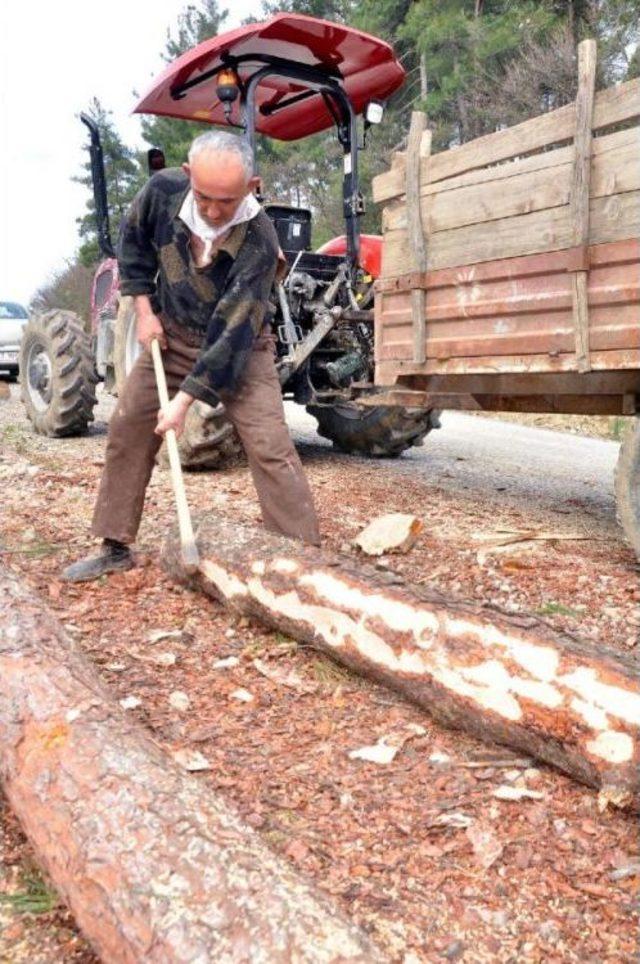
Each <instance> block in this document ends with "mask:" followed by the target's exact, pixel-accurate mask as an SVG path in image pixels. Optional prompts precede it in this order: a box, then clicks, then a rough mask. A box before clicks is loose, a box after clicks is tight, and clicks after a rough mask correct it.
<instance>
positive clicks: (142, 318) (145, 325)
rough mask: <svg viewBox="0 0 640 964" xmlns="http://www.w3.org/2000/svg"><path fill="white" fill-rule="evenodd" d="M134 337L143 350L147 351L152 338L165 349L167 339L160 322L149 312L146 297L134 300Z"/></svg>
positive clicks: (149, 305) (139, 296)
mask: <svg viewBox="0 0 640 964" xmlns="http://www.w3.org/2000/svg"><path fill="white" fill-rule="evenodd" d="M135 309H136V336H137V339H138V341H139V343H140V344H141V345H142V347H143V348H144V349H146V350H147V351H149V349H150V348H151V342H152V341H153V339H154V338H157V339H158V343H159V345H160V347H161V348H166V347H167V338H166V335H165V333H164V329H163V327H162V322H161V321H160V319H159V318H158V317H157V315H154V313H153V311H152V310H151V303H150V302H149V299H148V298H147V296H146V295H138V296H137V297H136V298H135Z"/></svg>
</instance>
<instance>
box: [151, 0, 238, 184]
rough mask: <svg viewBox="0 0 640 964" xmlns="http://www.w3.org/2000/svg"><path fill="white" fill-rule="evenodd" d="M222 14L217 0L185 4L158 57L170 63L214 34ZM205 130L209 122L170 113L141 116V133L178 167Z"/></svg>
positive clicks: (218, 27)
mask: <svg viewBox="0 0 640 964" xmlns="http://www.w3.org/2000/svg"><path fill="white" fill-rule="evenodd" d="M226 17H227V11H226V10H220V9H219V7H218V0H201V2H200V3H199V4H197V5H196V4H190V5H189V6H188V7H185V9H184V10H183V11H182V13H181V14H180V16H179V17H178V25H177V30H176V32H175V35H172V33H171V31H170V30H168V31H167V42H166V46H165V49H164V51H163V53H162V55H161V56H162V59H163V60H164V61H166V62H167V63H171V62H172V61H174V60H176V58H178V57H179V56H180V55H181V54H183V53H185V52H186V51H187V50H191V49H192V48H193V47H196V46H197V45H198V44H200V43H202V42H203V41H204V40H209V38H210V37H215V36H216V34H218V33H220V28H221V26H222V24H223V21H224V20H225V18H226ZM205 130H211V125H210V124H194V123H193V121H186V120H177V119H175V118H173V117H153V116H149V117H143V118H142V136H143V137H144V139H145V141H147V143H148V144H150V145H151V146H152V147H159V148H160V149H161V150H162V151H164V155H165V158H166V161H167V165H168V166H169V167H179V166H180V165H181V164H182V163H183V162H184V161H186V159H187V153H188V150H189V146H190V144H191V141H192V140H193V139H194V137H197V135H198V134H201V133H202V132H203V131H205Z"/></svg>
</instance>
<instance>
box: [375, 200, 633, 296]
mask: <svg viewBox="0 0 640 964" xmlns="http://www.w3.org/2000/svg"><path fill="white" fill-rule="evenodd" d="M590 211H591V215H590V237H589V241H590V243H591V244H603V243H605V242H610V241H624V240H626V239H628V238H634V237H637V236H638V234H640V191H626V192H625V193H624V194H613V195H610V196H609V197H603V198H592V200H591V202H590ZM571 241H572V232H571V219H570V214H569V206H568V205H566V204H565V205H563V206H562V207H556V208H549V209H547V210H545V211H534V212H532V213H531V214H523V215H520V216H517V217H509V218H503V219H500V220H498V221H492V222H491V224H490V226H488V225H487V224H471V225H467V226H465V227H462V228H455V229H453V230H451V231H438V232H437V233H435V234H434V235H433V236H432V237H431V238H430V243H429V249H428V251H427V265H428V268H429V269H430V270H433V269H436V268H448V267H455V266H460V265H471V264H475V263H477V262H482V261H491V260H493V259H504V258H514V257H520V256H523V255H527V254H537V253H540V252H544V251H549V252H552V251H558V250H561V249H563V248H569V247H571ZM407 250H408V239H407V231H406V229H402V228H399V229H396V230H393V231H389V232H388V233H387V234H385V239H384V245H383V251H382V277H383V278H387V277H389V276H394V275H402V274H405V273H406V267H407Z"/></svg>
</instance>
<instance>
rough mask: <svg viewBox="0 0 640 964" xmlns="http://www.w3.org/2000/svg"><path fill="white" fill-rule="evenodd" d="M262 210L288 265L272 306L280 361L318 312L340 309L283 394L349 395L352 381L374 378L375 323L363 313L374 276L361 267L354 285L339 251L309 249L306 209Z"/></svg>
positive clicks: (307, 399)
mask: <svg viewBox="0 0 640 964" xmlns="http://www.w3.org/2000/svg"><path fill="white" fill-rule="evenodd" d="M265 210H266V212H267V214H268V215H269V217H270V218H271V220H272V221H273V224H274V227H275V229H276V232H277V234H278V239H279V241H280V246H281V248H282V250H283V252H284V255H285V258H286V260H287V264H288V267H289V271H288V274H287V276H286V278H285V280H284V281H283V283H282V284H279V285H278V286H277V303H276V304H275V305H274V309H275V323H274V328H275V331H276V333H277V339H278V344H277V351H278V358H279V361H280V362H281V363H283V364H285V363H286V359H287V357H288V356H289V355H290V354H291V352H292V351H293V350H294V349H295V347H296V345H299V344H300V343H301V342H302V341H303V340H304V339H305V337H306V336H307V335H308V334H309V333H310V332H311V331H312V330H313V329H314V327H315V326H316V324H317V320H318V317H319V316H320V315H321V314H323V313H326V312H327V310H328V309H336V308H339V309H342V313H341V316H340V317H339V318H338V320H337V322H336V325H335V326H334V327H333V328H332V330H331V331H330V332H329V333H328V335H326V337H325V338H324V339H323V340H322V341H321V342H320V344H319V345H318V346H317V347H316V348H315V349H314V351H313V352H312V353H311V355H310V357H309V358H308V359H307V361H306V362H305V364H304V365H303V366H301V368H299V369H298V370H297V371H295V372H294V373H293V375H292V376H291V377H290V378H289V379H288V380H287V381H286V382H285V384H284V386H283V387H284V393H285V395H287V396H289V397H291V398H293V399H294V400H295V401H296V402H299V403H301V404H305V405H308V404H313V403H316V404H322V403H323V402H324V403H325V404H327V403H329V401H330V400H334V401H335V400H340V399H341V398H347V397H349V394H350V393H349V391H348V389H349V387H350V386H351V384H352V383H353V382H357V381H369V382H371V381H372V380H373V322H372V320H371V319H370V317H369V316H368V315H367V314H365V313H364V311H363V309H366V308H368V307H369V306H370V304H371V302H372V299H373V278H372V277H371V276H370V275H367V274H366V273H365V272H364V271H360V272H359V275H358V277H357V282H356V284H355V285H354V283H353V282H352V280H351V272H350V271H349V265H348V262H347V260H346V258H345V256H344V254H343V253H342V252H340V253H339V254H338V253H335V254H333V253H324V252H322V251H319V252H314V251H311V250H310V247H311V212H310V211H309V210H307V209H305V208H294V207H286V206H284V205H273V204H272V205H267V206H266V207H265ZM331 244H332V245H333V246H336V242H331ZM338 247H340V245H339V244H338Z"/></svg>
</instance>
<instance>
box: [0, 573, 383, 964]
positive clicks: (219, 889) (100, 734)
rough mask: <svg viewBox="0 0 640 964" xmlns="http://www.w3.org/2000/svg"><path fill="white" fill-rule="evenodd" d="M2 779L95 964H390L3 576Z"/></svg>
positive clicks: (0, 644)
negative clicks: (184, 765)
mask: <svg viewBox="0 0 640 964" xmlns="http://www.w3.org/2000/svg"><path fill="white" fill-rule="evenodd" d="M0 778H1V782H2V785H3V788H4V790H5V792H6V794H7V797H8V799H9V802H10V804H11V806H12V807H13V809H14V811H15V813H16V814H17V816H18V818H19V819H20V821H21V823H22V825H23V827H24V829H25V831H26V833H27V836H28V837H29V839H30V840H31V842H32V844H33V846H34V848H35V851H36V855H37V857H38V858H39V860H40V861H41V862H42V863H43V865H44V866H45V868H46V870H47V871H48V873H49V875H50V876H51V878H52V880H53V882H54V884H55V885H56V887H57V888H58V890H59V892H60V893H61V895H62V896H63V898H64V899H65V900H66V902H67V903H68V905H69V907H70V908H71V910H72V912H73V914H74V915H75V918H76V921H77V922H78V925H79V926H80V928H81V930H82V931H83V932H84V934H85V936H86V937H87V938H88V940H89V941H90V942H91V944H92V945H93V947H94V948H95V950H96V951H97V953H98V954H99V955H100V957H101V958H102V959H103V960H104V961H106V962H117V964H130V962H143V961H144V962H145V964H148V962H163V964H179V962H185V964H187V962H188V964H194V962H200V964H208V962H211V964H213V962H215V964H238V962H240V961H251V962H252V964H274V962H276V964H290V962H309V964H311V962H313V964H316V962H334V964H337V962H341V964H342V962H347V961H353V962H355V961H358V962H370V961H382V960H385V958H384V957H383V956H382V954H381V953H380V952H378V951H377V950H376V949H375V948H374V947H372V946H371V944H370V943H369V941H368V939H367V938H366V936H364V935H363V934H362V933H360V932H359V931H358V930H357V929H356V928H355V927H354V926H353V925H352V924H351V923H349V922H348V921H347V920H346V919H345V918H344V917H343V916H342V915H341V914H340V912H339V911H338V909H337V908H336V907H335V906H334V905H333V904H332V902H331V901H330V900H329V899H328V898H326V897H325V896H323V895H321V894H320V893H319V892H316V891H315V890H314V889H313V888H312V887H311V886H310V885H309V884H308V883H306V882H304V881H303V880H302V879H301V878H300V877H299V876H298V875H297V874H296V873H295V871H294V870H293V869H292V868H290V867H289V866H288V865H287V864H286V863H285V862H284V861H283V860H281V859H280V858H278V857H277V856H276V855H275V854H273V853H271V851H270V850H269V849H268V848H267V847H266V846H265V845H264V844H263V843H262V841H261V840H260V838H259V836H258V835H257V834H256V832H255V831H253V830H252V829H251V828H250V827H247V826H245V825H244V824H243V823H242V821H241V819H240V818H239V817H238V816H237V815H236V814H235V813H234V812H233V811H232V810H231V809H230V808H229V807H228V806H227V805H226V804H225V803H224V802H223V801H221V800H220V799H219V798H218V797H216V796H215V795H214V794H213V793H212V792H210V791H209V790H208V789H207V788H206V786H205V785H204V784H203V783H202V782H201V781H199V780H198V779H197V778H195V777H194V776H193V775H191V774H189V773H186V772H185V771H184V770H182V769H180V768H179V767H178V766H177V764H176V763H175V762H174V761H173V760H172V759H171V758H169V757H168V756H167V755H166V754H165V753H163V751H162V750H161V749H160V748H159V747H158V746H157V745H156V744H154V742H153V741H152V740H151V738H150V736H149V735H147V734H146V733H145V731H144V729H143V727H142V726H140V725H139V724H137V723H136V722H135V721H132V720H130V719H129V718H128V717H127V715H126V713H125V712H124V711H123V710H122V709H121V708H120V707H119V706H118V704H117V703H115V702H114V701H113V700H112V698H110V696H109V694H108V692H107V691H106V689H105V687H104V686H103V685H102V683H101V682H100V681H99V679H98V676H97V674H96V672H95V670H94V669H93V668H92V667H91V666H90V664H89V663H88V662H87V660H85V659H84V657H83V656H82V655H81V654H80V653H79V652H78V651H76V649H75V647H74V645H73V644H72V643H71V642H70V640H69V638H68V637H67V636H66V635H65V633H64V631H63V630H62V628H61V627H60V625H59V624H58V623H57V622H56V621H55V619H54V618H53V616H52V615H50V614H49V615H48V614H47V613H46V611H44V610H43V607H42V605H41V604H40V603H39V602H38V601H37V599H35V598H34V597H33V596H32V595H30V594H29V593H28V592H27V591H26V590H25V589H24V588H22V587H21V586H20V585H19V583H18V582H17V580H16V579H15V577H13V576H11V575H10V574H9V573H7V572H6V571H0Z"/></svg>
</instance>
